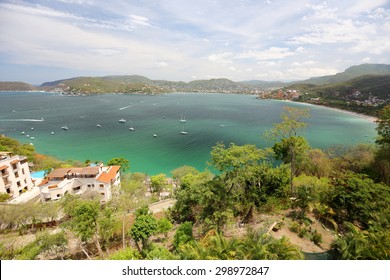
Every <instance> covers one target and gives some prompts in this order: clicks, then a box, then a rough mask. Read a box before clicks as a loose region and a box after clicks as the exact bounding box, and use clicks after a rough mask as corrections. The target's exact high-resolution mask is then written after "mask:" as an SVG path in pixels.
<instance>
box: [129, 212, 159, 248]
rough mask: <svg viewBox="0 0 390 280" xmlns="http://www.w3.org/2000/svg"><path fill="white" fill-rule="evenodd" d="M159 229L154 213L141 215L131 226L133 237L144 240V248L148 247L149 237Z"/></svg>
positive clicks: (137, 240)
mask: <svg viewBox="0 0 390 280" xmlns="http://www.w3.org/2000/svg"><path fill="white" fill-rule="evenodd" d="M156 231H157V220H156V218H154V217H153V216H152V215H149V214H147V215H139V216H137V217H136V219H135V222H134V224H133V225H132V227H131V228H130V234H131V237H132V238H133V239H134V241H135V242H139V241H141V242H142V248H143V250H144V249H146V248H147V245H148V242H147V241H148V239H149V237H150V236H152V235H153V234H154V233H156Z"/></svg>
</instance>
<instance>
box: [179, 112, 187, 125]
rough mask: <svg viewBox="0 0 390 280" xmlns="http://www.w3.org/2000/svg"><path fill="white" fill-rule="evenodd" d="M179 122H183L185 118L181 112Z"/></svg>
mask: <svg viewBox="0 0 390 280" xmlns="http://www.w3.org/2000/svg"><path fill="white" fill-rule="evenodd" d="M180 122H181V123H185V122H186V118H185V117H184V116H183V114H181V118H180Z"/></svg>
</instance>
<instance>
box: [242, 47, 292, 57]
mask: <svg viewBox="0 0 390 280" xmlns="http://www.w3.org/2000/svg"><path fill="white" fill-rule="evenodd" d="M294 54H295V53H294V52H292V51H290V49H288V48H279V47H270V48H269V49H267V50H263V51H253V50H250V51H245V52H242V53H239V54H237V55H236V58H239V59H255V60H272V59H282V58H286V57H289V56H292V55H294Z"/></svg>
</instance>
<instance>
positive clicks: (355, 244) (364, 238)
mask: <svg viewBox="0 0 390 280" xmlns="http://www.w3.org/2000/svg"><path fill="white" fill-rule="evenodd" d="M344 227H345V228H346V230H347V233H346V234H345V235H343V236H341V237H339V238H337V239H336V240H335V241H334V243H333V244H332V248H333V249H334V258H336V259H341V260H388V259H389V257H390V251H389V248H390V233H389V232H390V231H389V230H380V231H376V230H374V229H373V228H369V229H368V231H362V230H359V229H358V228H357V227H356V226H354V225H353V224H351V223H348V222H345V223H344Z"/></svg>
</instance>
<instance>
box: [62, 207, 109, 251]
mask: <svg viewBox="0 0 390 280" xmlns="http://www.w3.org/2000/svg"><path fill="white" fill-rule="evenodd" d="M65 203H66V202H65ZM99 209H100V205H99V202H98V201H96V200H91V201H88V200H80V199H74V200H70V201H68V205H65V212H66V214H67V215H68V216H69V217H70V220H69V222H68V223H66V224H65V226H67V227H68V228H69V229H70V230H71V231H73V232H74V233H75V234H76V235H77V236H78V237H80V239H81V241H82V242H87V241H90V240H93V241H94V242H95V245H96V248H97V249H98V252H99V254H100V256H103V251H102V249H101V246H100V243H99V237H98V218H99ZM82 250H83V252H84V253H85V254H86V256H87V257H88V258H89V255H88V253H87V252H86V251H85V249H84V248H83V247H82Z"/></svg>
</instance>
